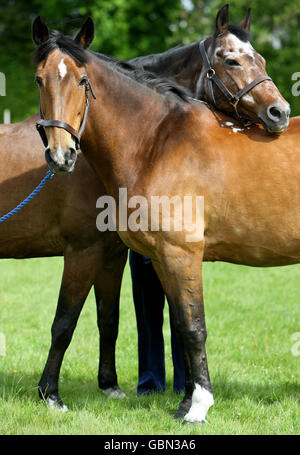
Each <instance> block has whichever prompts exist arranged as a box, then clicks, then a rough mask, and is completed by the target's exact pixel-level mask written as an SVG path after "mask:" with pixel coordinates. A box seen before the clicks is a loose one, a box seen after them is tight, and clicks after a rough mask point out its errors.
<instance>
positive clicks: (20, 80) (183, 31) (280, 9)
mask: <svg viewBox="0 0 300 455" xmlns="http://www.w3.org/2000/svg"><path fill="white" fill-rule="evenodd" d="M225 1H226V0H225ZM225 1H224V0H148V1H147V2H142V1H141V0H84V1H83V0H64V1H62V0H51V2H45V1H44V0H27V1H26V2H25V1H23V0H0V49H1V52H0V72H3V73H5V74H6V77H7V96H6V97H0V115H1V112H2V111H3V109H4V108H5V107H9V108H10V109H11V111H12V121H17V120H21V119H23V118H25V117H26V116H28V115H30V114H32V113H34V112H37V110H38V97H37V91H36V88H35V86H34V84H33V74H34V68H33V66H32V65H31V64H30V61H31V53H32V50H33V44H32V41H31V23H32V20H33V19H34V17H35V16H36V15H37V14H40V15H41V16H42V17H43V18H44V19H45V20H46V21H47V23H48V25H49V26H50V27H51V28H57V29H61V30H63V31H64V32H65V33H67V34H74V33H75V31H76V30H77V29H78V28H79V27H80V25H81V23H82V22H83V19H84V18H85V17H86V16H87V15H91V16H92V17H93V19H94V21H95V24H96V37H95V41H94V43H93V46H92V48H93V49H94V50H98V51H100V52H103V53H105V54H108V55H115V56H117V57H120V58H124V59H129V58H132V57H135V56H137V55H145V54H148V53H153V52H161V51H164V50H166V49H168V48H170V47H172V46H175V45H181V44H187V43H189V42H192V41H196V40H199V39H200V38H202V37H203V36H205V35H208V34H211V33H212V32H213V31H214V27H215V17H216V13H217V11H218V9H219V8H220V7H221V6H222V5H223V4H224V3H225ZM229 3H230V18H231V23H235V24H238V23H239V22H240V21H241V19H242V18H243V17H244V16H245V14H246V12H247V9H248V7H249V6H251V9H252V25H251V31H252V44H253V45H254V47H255V48H256V49H257V50H258V52H260V53H261V54H262V55H263V56H264V57H265V59H266V61H267V71H268V73H269V74H270V76H271V77H272V78H273V80H274V82H275V83H276V84H277V85H278V87H279V89H280V91H281V93H282V94H283V96H284V97H285V98H286V99H287V100H288V101H289V102H290V103H291V106H292V114H293V115H297V114H300V96H299V97H295V96H293V95H292V93H291V88H292V85H293V84H294V83H295V81H292V80H291V76H292V74H293V73H295V72H300V64H299V63H298V62H299V61H300V58H299V57H300V46H299V42H300V2H295V1H294V0H277V2H274V1H273V0H264V2H262V1H261V0H251V1H250V0H247V1H246V0H230V2H229ZM0 121H1V118H0Z"/></svg>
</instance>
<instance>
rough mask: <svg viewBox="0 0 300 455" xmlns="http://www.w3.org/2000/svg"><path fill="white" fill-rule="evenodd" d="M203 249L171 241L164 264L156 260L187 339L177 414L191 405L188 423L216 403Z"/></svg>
mask: <svg viewBox="0 0 300 455" xmlns="http://www.w3.org/2000/svg"><path fill="white" fill-rule="evenodd" d="M198 248H199V247H198ZM202 251H203V249H202ZM202 251H201V254H200V253H199V251H197V252H194V251H193V250H192V248H190V250H189V251H186V250H184V249H183V248H179V247H174V246H172V245H169V244H168V246H167V247H166V248H165V249H164V253H163V257H162V260H161V263H160V264H157V263H156V264H155V263H153V265H154V267H155V268H156V270H157V273H158V275H159V277H160V279H161V282H162V284H163V287H164V289H165V292H166V294H167V296H168V302H169V304H170V305H171V308H172V311H173V316H174V322H175V324H176V326H177V330H179V331H180V335H181V339H182V342H183V348H184V358H185V369H186V383H185V388H186V395H185V398H184V400H183V401H182V402H181V404H180V407H179V409H178V411H177V412H176V414H175V417H179V416H181V415H182V414H183V412H184V411H187V409H188V408H189V406H190V404H191V406H190V409H189V410H188V411H187V412H186V414H185V416H184V421H185V422H204V421H205V417H206V414H207V411H208V409H209V408H210V407H211V406H212V405H213V403H214V400H213V394H212V387H211V383H210V378H209V373H208V366H207V357H206V349H205V343H206V336H207V332H206V325H205V314H204V302H203V292H202ZM178 258H180V260H179V259H178Z"/></svg>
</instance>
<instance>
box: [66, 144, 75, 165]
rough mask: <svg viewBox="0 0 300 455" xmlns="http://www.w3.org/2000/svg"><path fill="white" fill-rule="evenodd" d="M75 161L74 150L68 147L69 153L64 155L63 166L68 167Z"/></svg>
mask: <svg viewBox="0 0 300 455" xmlns="http://www.w3.org/2000/svg"><path fill="white" fill-rule="evenodd" d="M75 160H76V150H75V149H73V148H72V147H70V149H69V151H68V152H67V153H66V154H65V164H66V165H67V166H68V165H69V166H70V165H71V164H73V163H74V161H75Z"/></svg>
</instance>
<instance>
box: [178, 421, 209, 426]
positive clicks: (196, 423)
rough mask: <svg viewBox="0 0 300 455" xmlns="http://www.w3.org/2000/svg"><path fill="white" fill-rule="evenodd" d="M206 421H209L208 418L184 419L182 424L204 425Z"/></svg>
mask: <svg viewBox="0 0 300 455" xmlns="http://www.w3.org/2000/svg"><path fill="white" fill-rule="evenodd" d="M204 423H207V421H206V420H200V421H193V422H192V421H189V420H183V421H182V425H203V424H204Z"/></svg>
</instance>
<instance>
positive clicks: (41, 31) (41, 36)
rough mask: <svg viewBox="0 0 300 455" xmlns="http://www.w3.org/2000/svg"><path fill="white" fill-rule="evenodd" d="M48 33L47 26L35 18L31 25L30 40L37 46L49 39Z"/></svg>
mask: <svg viewBox="0 0 300 455" xmlns="http://www.w3.org/2000/svg"><path fill="white" fill-rule="evenodd" d="M49 36H50V33H49V28H48V26H47V24H46V23H45V22H44V21H43V20H42V19H41V17H40V16H37V17H36V18H35V19H34V21H33V24H32V39H33V41H34V43H35V44H36V45H37V46H39V45H40V44H42V43H44V42H45V41H47V40H48V39H49Z"/></svg>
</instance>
